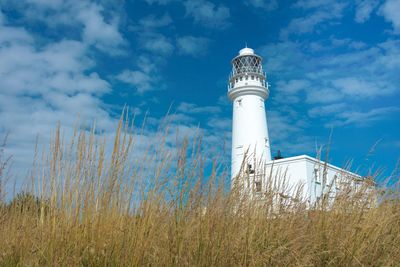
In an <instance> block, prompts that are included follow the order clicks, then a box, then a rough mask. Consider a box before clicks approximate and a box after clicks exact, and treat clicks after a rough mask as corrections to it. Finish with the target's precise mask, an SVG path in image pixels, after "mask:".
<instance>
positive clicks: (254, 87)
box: [228, 47, 271, 184]
mask: <svg viewBox="0 0 400 267" xmlns="http://www.w3.org/2000/svg"><path fill="white" fill-rule="evenodd" d="M268 95H269V89H268V83H267V81H266V74H265V73H264V71H263V68H262V58H261V57H260V56H258V55H256V54H255V53H254V50H253V49H251V48H248V47H246V48H243V49H241V50H240V51H239V55H238V56H236V57H235V58H234V59H233V60H232V73H231V75H230V77H229V84H228V97H229V99H230V100H231V101H232V104H233V120H232V163H231V164H232V165H231V179H232V180H233V179H235V177H237V175H238V174H239V173H240V172H241V171H243V172H247V173H255V172H256V171H258V170H259V169H260V167H261V168H262V165H263V164H265V163H266V162H269V161H271V150H270V141H269V136H268V126H267V118H266V110H265V100H266V99H267V98H268ZM232 184H233V183H232Z"/></svg>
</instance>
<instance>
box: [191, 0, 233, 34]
mask: <svg viewBox="0 0 400 267" xmlns="http://www.w3.org/2000/svg"><path fill="white" fill-rule="evenodd" d="M184 5H185V8H186V14H187V15H188V16H191V17H193V19H194V21H195V22H196V23H198V24H201V25H203V26H205V27H210V28H226V27H227V26H228V25H229V22H228V20H229V18H230V11H229V8H227V7H226V6H224V5H222V4H220V5H215V4H214V3H212V2H210V1H206V0H187V1H185V2H184Z"/></svg>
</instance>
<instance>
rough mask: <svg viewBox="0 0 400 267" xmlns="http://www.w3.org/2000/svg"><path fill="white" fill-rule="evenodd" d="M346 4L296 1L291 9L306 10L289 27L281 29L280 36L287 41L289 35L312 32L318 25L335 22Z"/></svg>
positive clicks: (327, 1)
mask: <svg viewBox="0 0 400 267" xmlns="http://www.w3.org/2000/svg"><path fill="white" fill-rule="evenodd" d="M346 6H347V3H345V2H337V1H332V0H324V1H314V0H312V1H298V2H296V3H295V4H294V5H293V7H295V8H301V9H304V10H306V12H305V13H304V15H303V16H301V17H298V18H294V19H292V20H291V21H290V22H289V25H288V26H287V27H286V28H284V29H282V30H281V32H280V36H281V38H282V39H287V38H288V37H289V36H290V35H292V34H293V35H299V34H304V33H310V32H314V31H315V29H316V27H317V26H318V25H320V24H324V23H327V22H329V21H332V20H337V19H339V18H341V17H342V16H343V13H344V10H345V7H346Z"/></svg>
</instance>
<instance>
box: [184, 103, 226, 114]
mask: <svg viewBox="0 0 400 267" xmlns="http://www.w3.org/2000/svg"><path fill="white" fill-rule="evenodd" d="M177 111H179V112H183V113H185V114H199V113H203V114H210V113H211V114H216V113H220V112H221V108H220V107H218V106H198V105H196V104H193V103H187V102H182V103H180V104H179V106H178V107H177Z"/></svg>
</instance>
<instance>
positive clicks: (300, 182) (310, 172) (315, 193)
mask: <svg viewBox="0 0 400 267" xmlns="http://www.w3.org/2000/svg"><path fill="white" fill-rule="evenodd" d="M325 172H326V175H324V173H325ZM264 177H265V178H264V179H265V180H264V181H263V184H264V185H268V179H269V180H270V181H271V179H272V180H274V179H277V180H282V179H283V178H286V183H287V184H288V185H289V188H287V190H286V192H282V193H283V194H288V195H290V196H293V195H294V194H295V190H296V188H298V187H299V186H301V187H302V194H303V197H306V198H307V199H308V200H309V202H310V203H315V201H316V200H318V199H319V198H320V197H321V196H322V194H323V193H324V192H325V193H328V192H329V194H330V197H332V198H333V197H334V195H335V193H336V192H337V190H339V187H340V183H341V182H345V181H349V182H353V181H360V178H361V177H360V176H359V175H357V174H354V173H351V172H349V171H346V170H344V169H341V168H338V167H336V166H333V165H331V164H326V163H325V162H323V161H319V160H317V159H315V158H311V157H309V156H306V155H302V156H297V157H291V158H284V159H280V160H274V161H271V162H268V163H267V164H266V172H265V176H264Z"/></svg>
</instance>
